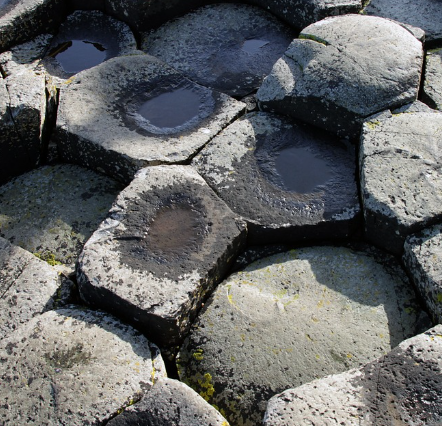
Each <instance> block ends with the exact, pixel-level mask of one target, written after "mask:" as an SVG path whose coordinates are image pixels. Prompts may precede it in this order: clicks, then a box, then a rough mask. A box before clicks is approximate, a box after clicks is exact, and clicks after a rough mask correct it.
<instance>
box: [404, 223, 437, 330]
mask: <svg viewBox="0 0 442 426" xmlns="http://www.w3.org/2000/svg"><path fill="white" fill-rule="evenodd" d="M441 231H442V225H435V226H433V227H431V228H428V229H424V230H423V231H421V232H419V233H417V234H413V235H410V236H409V237H407V239H406V240H405V245H404V255H403V260H404V264H405V267H406V268H407V270H408V273H409V275H410V276H411V277H412V279H413V281H414V284H415V286H416V288H417V289H418V291H419V293H420V295H421V297H422V300H423V301H424V302H425V304H426V306H427V308H428V311H429V313H430V315H431V316H432V317H433V320H434V321H435V322H437V323H441V324H442V280H441V277H442V268H441V265H442V236H441Z"/></svg>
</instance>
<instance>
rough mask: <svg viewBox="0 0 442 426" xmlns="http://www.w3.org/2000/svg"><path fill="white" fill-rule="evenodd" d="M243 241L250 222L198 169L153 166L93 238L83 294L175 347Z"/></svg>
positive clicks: (82, 270)
mask: <svg viewBox="0 0 442 426" xmlns="http://www.w3.org/2000/svg"><path fill="white" fill-rule="evenodd" d="M244 240H245V225H244V224H243V222H241V221H240V220H238V219H236V217H235V216H234V214H233V213H232V212H231V211H230V210H229V209H228V207H227V206H226V205H225V204H224V202H223V201H221V200H220V199H219V198H218V197H216V195H215V194H214V193H213V191H212V190H211V189H210V188H209V187H208V186H207V184H206V183H205V182H204V180H203V179H202V178H201V177H200V176H199V175H198V174H197V173H196V172H195V171H194V170H193V169H192V168H191V167H189V166H157V167H148V168H146V169H143V170H141V171H140V172H139V173H138V174H137V177H136V178H135V179H134V181H133V182H132V183H131V184H130V185H129V186H128V187H127V188H126V189H125V190H124V191H122V192H121V193H120V195H119V196H118V198H117V200H116V202H115V204H114V207H113V208H112V210H111V211H110V215H109V217H108V218H107V219H106V220H105V221H104V222H103V223H102V224H101V225H100V227H99V228H98V230H97V231H96V232H95V233H94V234H93V235H92V237H91V239H90V240H89V241H88V242H87V243H86V245H85V247H84V250H83V252H82V254H81V256H80V259H79V262H78V273H77V276H78V283H79V287H80V294H81V296H82V297H83V299H84V300H86V301H87V302H88V303H90V304H92V305H94V306H97V307H102V308H103V309H106V310H108V311H109V312H113V313H115V315H118V316H119V317H121V318H123V319H125V320H126V321H129V322H132V323H136V324H137V328H139V329H142V330H143V331H144V332H145V333H146V335H147V336H148V337H149V338H150V339H151V340H152V341H154V342H155V343H157V344H159V345H160V346H161V347H168V348H170V347H172V346H173V345H176V344H177V343H179V342H180V340H181V339H182V337H183V335H184V333H185V332H186V331H187V329H188V327H189V325H190V322H191V321H192V319H193V318H194V316H195V313H196V311H197V310H198V309H199V308H200V307H201V303H202V302H203V301H204V299H205V297H207V295H208V294H209V293H210V291H211V290H212V289H213V287H214V286H215V285H216V284H217V283H218V282H220V280H222V279H223V277H224V275H225V273H226V271H227V270H228V268H229V266H230V265H231V263H232V261H233V257H234V256H235V255H236V254H237V253H238V251H239V249H240V248H241V246H242V245H243V243H244Z"/></svg>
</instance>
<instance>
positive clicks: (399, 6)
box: [364, 0, 442, 44]
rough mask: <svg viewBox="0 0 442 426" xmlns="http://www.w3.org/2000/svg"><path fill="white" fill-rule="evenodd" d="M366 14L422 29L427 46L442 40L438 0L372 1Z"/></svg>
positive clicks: (441, 17) (441, 13)
mask: <svg viewBox="0 0 442 426" xmlns="http://www.w3.org/2000/svg"><path fill="white" fill-rule="evenodd" d="M364 13H366V14H367V15H373V16H382V17H384V18H389V19H394V20H395V21H398V22H403V23H405V24H409V25H412V26H414V27H418V28H422V29H423V30H424V31H425V40H426V43H427V44H433V43H435V42H439V41H441V40H442V4H441V3H440V1H438V0H430V1H428V0H370V1H369V3H368V5H367V6H366V7H365V9H364Z"/></svg>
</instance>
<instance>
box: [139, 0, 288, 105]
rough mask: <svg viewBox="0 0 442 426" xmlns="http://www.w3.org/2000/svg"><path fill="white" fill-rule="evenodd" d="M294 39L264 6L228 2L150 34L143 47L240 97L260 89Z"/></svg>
mask: <svg viewBox="0 0 442 426" xmlns="http://www.w3.org/2000/svg"><path fill="white" fill-rule="evenodd" d="M177 34H179V36H178V37H177ZM293 37H294V33H293V31H291V30H290V29H289V28H288V27H286V26H285V25H283V24H282V23H280V22H279V21H278V20H277V19H275V18H274V17H273V16H272V15H271V14H269V13H266V12H264V11H263V10H262V9H260V8H257V7H253V6H246V5H241V4H227V3H224V4H218V5H213V6H206V7H204V8H201V9H198V10H197V11H195V12H193V13H190V14H188V15H185V16H184V17H182V18H180V19H177V20H175V21H171V22H170V23H167V24H165V25H163V26H162V27H160V28H159V29H158V30H156V31H154V32H153V33H147V35H146V36H145V37H144V38H143V41H142V49H143V50H144V51H145V52H147V53H149V54H150V55H153V56H156V57H158V58H160V59H162V60H163V61H165V62H167V63H168V64H170V65H171V66H172V67H174V68H176V69H177V70H179V71H181V72H182V73H183V74H185V75H186V76H187V77H189V78H190V79H191V80H193V81H196V82H198V83H200V84H203V85H205V86H208V87H212V88H214V89H216V90H219V91H221V92H224V93H227V94H228V95H230V96H235V97H238V96H245V95H247V94H248V93H250V92H252V91H254V90H256V89H257V88H258V87H259V85H260V84H261V82H262V80H263V78H264V77H265V76H266V75H267V74H268V73H269V72H270V70H271V69H272V66H273V64H274V62H275V61H276V60H277V59H278V58H279V57H280V56H281V55H282V54H283V53H284V51H285V50H286V49H287V46H288V45H289V44H290V42H291V41H292V40H293Z"/></svg>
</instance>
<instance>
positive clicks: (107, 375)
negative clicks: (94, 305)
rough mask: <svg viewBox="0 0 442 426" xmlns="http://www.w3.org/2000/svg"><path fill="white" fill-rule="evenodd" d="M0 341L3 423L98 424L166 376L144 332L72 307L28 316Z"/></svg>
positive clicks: (156, 352)
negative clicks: (34, 316)
mask: <svg viewBox="0 0 442 426" xmlns="http://www.w3.org/2000/svg"><path fill="white" fill-rule="evenodd" d="M0 346H1V348H0V378H1V380H0V393H1V395H2V405H1V407H0V421H1V422H2V423H3V424H16V425H25V424H38V425H54V424H63V423H64V424H69V425H78V426H80V425H85V424H102V423H103V422H104V421H106V420H109V419H110V418H111V417H113V416H115V415H116V414H117V413H118V412H119V411H120V410H122V409H123V408H124V407H126V406H127V405H129V404H131V403H133V402H135V401H137V400H138V399H140V398H141V397H142V396H143V395H144V394H145V393H146V392H148V391H149V389H150V388H151V387H152V384H153V382H154V381H155V380H157V379H159V378H161V377H164V376H165V369H164V364H163V362H162V360H161V355H160V354H159V350H158V348H157V347H156V346H155V345H153V344H151V343H150V342H149V341H148V340H147V339H146V338H145V337H144V336H142V335H141V334H140V333H138V332H136V331H135V330H134V329H133V328H131V327H129V326H127V325H125V324H122V323H120V322H119V321H117V320H116V319H115V318H113V317H111V316H109V315H108V314H105V313H99V312H93V311H89V310H83V309H78V308H75V307H72V308H70V309H60V310H57V311H49V312H46V313H45V314H42V315H40V316H38V317H36V318H34V319H32V320H31V321H29V322H28V323H27V324H26V325H24V326H22V327H20V328H19V329H18V330H16V332H15V333H14V334H13V335H12V336H11V337H8V338H6V339H3V340H1V341H0Z"/></svg>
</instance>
